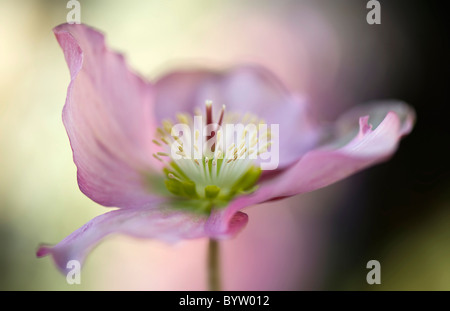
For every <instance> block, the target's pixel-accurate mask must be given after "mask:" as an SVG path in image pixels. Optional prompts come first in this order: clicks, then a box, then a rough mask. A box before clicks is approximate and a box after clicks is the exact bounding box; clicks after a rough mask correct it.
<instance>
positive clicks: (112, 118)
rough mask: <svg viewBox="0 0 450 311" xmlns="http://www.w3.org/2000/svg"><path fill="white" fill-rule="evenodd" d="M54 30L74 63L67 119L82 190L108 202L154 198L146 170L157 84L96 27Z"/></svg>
mask: <svg viewBox="0 0 450 311" xmlns="http://www.w3.org/2000/svg"><path fill="white" fill-rule="evenodd" d="M54 33H55V35H56V38H57V40H58V42H59V44H60V46H61V48H62V49H63V52H64V56H65V58H66V61H67V64H68V66H69V69H70V75H71V82H70V85H69V88H68V91H67V98H66V104H65V106H64V110H63V122H64V125H65V127H66V131H67V133H68V135H69V139H70V143H71V146H72V150H73V155H74V162H75V164H76V166H77V168H78V172H77V176H78V184H79V186H80V189H81V191H82V192H83V193H84V194H86V195H87V196H88V197H90V198H91V199H92V200H94V201H96V202H98V203H99V204H102V205H105V206H117V207H133V206H140V205H142V204H145V203H148V202H150V201H151V200H152V199H153V196H152V195H150V193H149V189H150V188H151V187H146V186H145V183H144V182H143V176H144V175H150V174H152V172H153V166H154V163H153V160H154V159H153V160H152V156H151V155H152V152H153V151H154V150H153V149H154V148H155V147H154V146H153V145H152V136H153V134H154V133H155V129H156V127H155V126H156V123H155V120H154V119H153V117H152V112H151V111H152V109H153V99H152V96H153V87H152V86H151V85H149V84H147V83H146V82H144V81H143V80H142V79H141V78H140V77H138V76H137V75H135V74H134V73H132V72H131V71H130V70H129V69H128V67H127V65H126V63H125V61H124V58H123V56H122V55H120V54H117V53H114V52H112V51H110V50H109V49H108V48H107V47H106V45H105V39H104V37H103V35H102V34H101V33H99V32H97V31H96V30H94V29H92V28H89V27H87V26H85V25H68V24H63V25H60V26H58V27H56V28H55V29H54Z"/></svg>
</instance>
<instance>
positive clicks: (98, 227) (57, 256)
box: [36, 203, 247, 272]
mask: <svg viewBox="0 0 450 311" xmlns="http://www.w3.org/2000/svg"><path fill="white" fill-rule="evenodd" d="M208 222H209V220H208V217H207V216H206V215H202V214H195V213H185V212H182V211H179V210H174V209H171V208H166V207H165V203H162V204H158V205H156V206H154V207H153V208H127V209H117V210H114V211H111V212H108V213H105V214H103V215H100V216H97V217H95V218H93V219H92V220H90V221H89V222H88V223H86V224H85V225H84V226H82V227H81V228H79V229H78V230H76V231H74V232H73V233H72V234H70V235H69V236H67V237H66V238H65V239H64V240H62V241H61V242H60V243H59V244H57V245H55V246H53V247H51V246H41V247H40V248H39V249H38V251H37V253H36V255H37V256H38V257H43V256H47V255H51V256H52V257H53V260H54V261H55V263H56V265H57V266H58V268H59V269H60V270H61V271H62V272H64V271H66V269H67V268H66V265H67V263H68V262H69V261H70V260H78V261H79V262H80V263H81V264H82V263H83V262H84V260H85V258H86V256H87V255H88V254H89V252H91V251H92V249H93V248H94V247H95V246H96V245H97V244H98V243H99V242H100V241H101V240H102V239H103V238H105V237H106V236H108V235H110V234H112V233H121V234H126V235H130V236H133V237H137V238H156V239H161V240H165V241H168V242H176V241H178V240H180V239H196V238H202V237H212V238H227V237H230V236H233V235H235V234H236V233H237V232H239V231H240V230H241V229H242V228H243V227H244V226H245V225H246V224H247V215H246V214H244V213H241V212H238V213H236V215H235V216H234V217H233V218H231V219H230V225H229V226H224V227H221V228H220V230H219V229H218V230H215V231H214V232H212V231H211V230H209V225H208V226H207V225H206V224H207V223H208Z"/></svg>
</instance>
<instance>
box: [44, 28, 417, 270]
mask: <svg viewBox="0 0 450 311" xmlns="http://www.w3.org/2000/svg"><path fill="white" fill-rule="evenodd" d="M54 32H55V35H56V38H57V40H58V42H59V44H60V46H61V47H62V49H63V52H64V56H65V59H66V61H67V64H68V66H69V69H70V76H71V82H70V84H69V87H68V91H67V98H66V104H65V106H64V110H63V122H64V125H65V128H66V130H67V134H68V136H69V139H70V144H71V147H72V150H73V157H74V162H75V164H76V166H77V177H78V184H79V187H80V189H81V191H82V192H83V193H84V194H85V195H87V196H88V197H89V198H91V199H92V200H94V201H95V202H97V203H99V204H101V205H103V206H111V207H118V208H119V209H115V210H113V211H110V212H107V213H105V214H103V215H100V216H98V217H95V218H94V219H92V220H91V221H89V222H88V223H87V224H85V225H84V226H82V227H81V228H79V229H78V230H76V231H75V232H73V233H72V234H70V235H69V236H68V237H66V238H65V239H64V240H62V241H61V242H60V243H59V244H57V245H55V246H52V247H50V246H41V247H40V248H39V250H38V252H37V255H38V256H39V257H41V256H45V255H51V256H52V257H53V259H54V261H55V262H56V264H57V266H58V268H59V269H60V270H62V271H65V270H66V264H67V262H68V261H70V260H78V261H80V262H83V260H84V259H85V257H86V255H87V254H88V253H89V252H90V251H91V250H92V249H93V247H94V246H95V245H97V244H98V243H99V241H100V240H101V239H103V238H104V237H105V236H107V235H109V234H112V233H122V234H127V235H131V236H135V237H139V238H156V239H163V240H166V241H176V240H179V239H195V238H203V237H208V238H210V239H214V240H216V239H223V238H228V237H232V236H233V235H235V234H236V233H238V232H239V231H240V230H242V229H243V228H244V227H245V225H246V224H247V221H248V217H247V215H246V214H245V213H243V212H241V210H242V209H243V208H245V207H248V206H251V205H255V204H259V203H263V202H267V201H270V200H275V199H281V198H284V197H288V196H293V195H296V194H300V193H305V192H309V191H313V190H315V189H319V188H322V187H325V186H327V185H330V184H332V183H334V182H336V181H339V180H341V179H343V178H346V177H348V176H349V175H351V174H353V173H355V172H358V171H360V170H362V169H364V168H367V167H369V166H372V165H374V164H377V163H380V162H382V161H385V160H387V159H388V158H389V157H390V156H392V154H393V153H394V152H395V150H396V149H397V147H398V144H399V141H400V138H401V137H402V136H404V135H406V134H408V133H409V132H410V131H411V129H412V127H413V123H414V119H415V115H414V111H413V110H412V109H411V108H410V107H409V106H408V105H406V104H404V103H402V102H398V101H388V102H374V103H371V104H367V105H361V106H357V107H356V108H353V109H351V110H350V111H349V112H348V113H346V114H344V115H343V116H342V117H341V118H339V119H338V121H337V122H336V123H335V124H333V125H332V126H326V127H324V126H321V125H319V123H318V122H317V121H316V120H314V119H313V118H311V116H310V115H309V114H308V109H307V106H306V104H305V103H304V101H303V100H301V99H300V98H299V97H297V96H295V95H293V94H290V93H289V92H288V91H287V90H286V89H285V88H284V87H283V86H282V84H281V83H280V82H279V81H278V80H277V79H276V78H275V77H274V76H273V75H271V74H270V73H269V72H267V71H266V70H264V69H262V68H260V67H255V66H242V67H236V68H233V69H230V70H228V71H224V72H216V71H210V70H185V71H180V72H174V73H170V74H168V75H166V76H164V77H162V78H160V79H159V80H158V81H156V82H154V83H151V82H147V81H144V80H143V79H142V78H140V77H139V76H137V75H136V74H134V73H133V72H131V71H130V70H129V69H128V67H127V65H126V64H125V60H124V58H123V56H122V55H120V54H117V53H115V52H113V51H111V50H110V49H108V48H107V47H106V45H105V41H104V37H103V35H102V34H100V33H99V32H97V31H96V30H94V29H92V28H89V27H87V26H85V25H68V24H64V25H60V26H58V27H56V28H55V29H54ZM209 100H210V101H209ZM205 102H206V104H205ZM199 109H200V110H199ZM195 116H197V117H201V118H203V119H202V120H203V121H201V123H198V122H196V117H195ZM175 123H177V125H180V126H181V127H182V128H183V129H187V130H191V134H192V135H191V136H190V135H187V134H186V133H185V132H183V134H182V135H181V134H180V135H178V132H177V133H176V135H178V136H176V135H175V136H174V135H173V133H174V129H175V128H176V126H175ZM234 123H240V124H243V125H245V126H247V125H255V126H254V129H256V130H255V131H254V132H252V133H251V132H248V131H247V130H246V129H247V127H245V128H244V129H242V128H241V129H240V130H239V131H238V132H237V135H236V136H235V135H234V134H233V135H231V136H232V137H231V136H230V135H229V133H228V134H225V132H224V131H221V130H220V128H225V126H226V125H227V124H234ZM264 124H268V125H277V126H275V127H270V129H269V126H267V127H266V128H264V126H263V127H259V126H260V125H264ZM208 126H209V127H210V131H209V132H207V135H204V136H203V135H200V134H199V133H200V131H201V130H202V128H203V127H208ZM257 126H258V127H257ZM211 127H212V128H211ZM232 138H236V139H232ZM325 138H326V139H325ZM206 141H208V142H209V145H208V146H207V147H209V148H204V146H202V144H203V142H206ZM274 150H275V151H277V154H271V151H274ZM190 155H193V156H190ZM251 155H260V156H264V155H265V156H266V158H263V157H262V158H263V159H261V158H257V159H254V158H255V157H251ZM268 155H270V156H274V157H276V158H277V159H276V163H275V164H273V163H272V164H271V167H270V168H269V170H264V171H262V170H261V168H262V167H263V164H266V165H268V164H267V163H268V160H271V159H268V157H267V156H268ZM265 160H266V161H265Z"/></svg>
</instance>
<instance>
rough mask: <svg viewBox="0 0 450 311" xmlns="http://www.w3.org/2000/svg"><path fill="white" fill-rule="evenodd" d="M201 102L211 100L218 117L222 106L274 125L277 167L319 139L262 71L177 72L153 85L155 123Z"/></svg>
mask: <svg viewBox="0 0 450 311" xmlns="http://www.w3.org/2000/svg"><path fill="white" fill-rule="evenodd" d="M174 90H176V91H174ZM205 100H212V101H213V104H214V105H215V107H214V110H215V111H217V112H218V111H220V107H221V106H222V105H226V110H227V111H232V112H237V113H240V114H241V115H242V116H244V115H245V114H247V113H251V114H254V115H256V116H258V117H259V118H262V119H264V120H265V121H266V123H267V124H269V125H270V124H278V125H279V134H280V135H279V136H280V137H279V142H280V144H279V149H280V152H279V154H280V161H279V165H280V167H283V166H285V165H287V164H289V163H292V162H293V161H294V160H296V159H298V158H299V157H300V156H301V155H302V154H303V153H304V152H306V151H307V150H309V149H310V148H311V147H312V146H313V145H314V144H315V143H316V142H317V139H318V137H319V133H318V128H317V127H316V124H315V123H314V122H313V121H312V119H311V118H310V116H309V114H308V107H307V105H306V103H305V101H304V100H302V99H301V98H300V97H298V96H294V95H291V94H289V93H288V92H287V91H286V89H285V88H284V86H283V85H282V83H281V82H280V81H278V80H277V79H276V78H275V77H274V76H273V75H272V74H271V73H269V72H268V71H267V70H265V69H263V68H261V67H257V66H242V67H236V68H233V69H231V70H229V71H226V72H212V71H207V70H204V71H185V72H178V73H173V74H169V75H167V76H165V77H163V78H161V79H160V80H159V81H157V83H156V103H157V105H156V114H157V116H158V118H159V119H164V118H172V119H173V118H174V116H175V115H176V113H178V112H188V113H193V112H194V108H196V107H201V106H202V105H203V104H204V102H205Z"/></svg>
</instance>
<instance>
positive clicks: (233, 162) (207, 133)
mask: <svg viewBox="0 0 450 311" xmlns="http://www.w3.org/2000/svg"><path fill="white" fill-rule="evenodd" d="M177 120H178V123H177V124H174V123H173V122H172V121H171V120H164V121H163V122H162V127H160V128H158V130H157V135H156V138H155V139H154V140H153V142H154V143H155V144H157V145H158V146H160V147H163V148H164V151H165V152H157V153H155V154H153V156H154V157H155V158H156V159H158V160H159V161H161V162H163V163H165V167H164V173H165V176H166V180H165V185H166V188H167V189H168V190H169V191H170V192H171V193H172V194H174V195H175V196H177V197H179V198H186V199H198V200H203V201H208V202H211V203H212V204H213V205H215V204H216V203H217V204H216V205H220V203H226V202H228V201H229V200H231V199H232V198H233V197H235V196H236V195H239V194H243V193H249V192H251V191H253V190H254V189H255V188H256V187H255V184H256V182H257V181H258V179H259V177H260V175H261V169H260V167H259V166H258V160H259V159H258V157H259V156H260V155H262V154H264V153H266V152H267V151H268V149H269V148H270V145H271V141H270V139H271V137H270V131H269V130H268V128H267V125H266V124H265V122H264V121H263V120H261V119H259V118H258V117H257V116H254V115H251V114H245V115H240V114H238V113H232V112H230V113H227V114H225V106H222V109H221V110H220V113H219V114H218V115H217V116H216V118H214V113H213V105H212V102H211V101H206V103H205V109H204V112H203V113H202V112H201V110H200V109H198V110H197V111H196V112H195V115H194V116H193V117H192V116H191V115H189V114H178V115H177ZM214 120H217V122H215V121H214Z"/></svg>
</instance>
